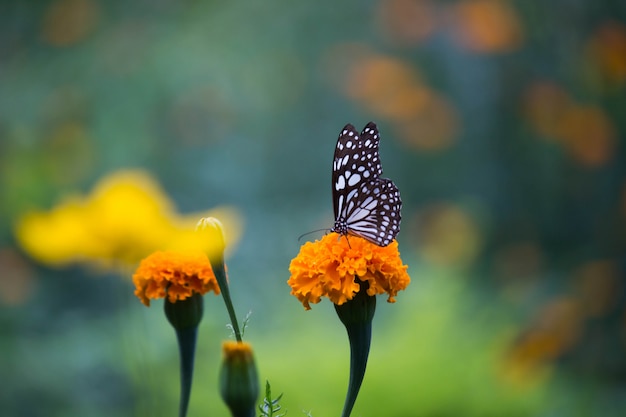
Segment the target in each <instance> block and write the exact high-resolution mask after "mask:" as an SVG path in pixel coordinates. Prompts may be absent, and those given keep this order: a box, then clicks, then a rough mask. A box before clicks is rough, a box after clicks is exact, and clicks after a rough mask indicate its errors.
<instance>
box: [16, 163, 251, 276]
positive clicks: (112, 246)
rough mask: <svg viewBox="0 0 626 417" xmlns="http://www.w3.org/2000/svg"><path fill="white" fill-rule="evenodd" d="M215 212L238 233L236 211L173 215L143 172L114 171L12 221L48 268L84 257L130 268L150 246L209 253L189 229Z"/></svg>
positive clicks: (209, 246) (209, 243)
mask: <svg viewBox="0 0 626 417" xmlns="http://www.w3.org/2000/svg"><path fill="white" fill-rule="evenodd" d="M203 216H216V217H219V218H220V219H222V221H223V222H224V223H225V224H226V225H227V228H226V229H227V230H228V231H229V232H231V234H230V235H228V236H226V238H227V241H228V243H229V247H230V248H232V247H233V245H234V244H235V243H236V241H237V239H238V236H239V233H240V227H239V224H240V221H239V215H238V213H237V212H236V210H234V209H232V208H228V207H222V208H217V209H214V210H211V211H209V212H202V213H193V214H189V215H185V216H182V215H180V214H178V213H177V212H176V211H175V209H174V207H173V205H172V202H171V201H170V200H169V199H168V197H167V195H166V194H165V193H164V192H163V190H162V189H161V188H160V187H159V186H158V184H156V182H155V181H154V180H153V179H152V178H151V177H150V176H149V175H148V174H147V173H145V172H142V171H120V172H117V173H114V174H112V175H110V176H108V177H105V178H104V179H103V180H101V181H100V182H99V183H98V184H97V185H96V186H95V188H94V190H93V191H92V192H91V194H89V195H87V196H85V197H72V198H68V199H66V200H65V201H63V202H61V203H60V204H59V205H57V206H56V207H54V208H53V209H52V210H50V211H49V212H31V213H27V214H25V215H24V216H23V217H22V218H21V219H19V221H18V222H17V224H16V227H15V234H16V238H17V241H18V243H19V244H20V245H21V247H22V248H23V249H24V250H25V251H26V252H27V253H28V254H29V255H30V256H32V257H33V258H35V259H36V260H38V261H40V262H42V263H45V264H48V265H53V266H61V265H66V264H69V263H72V262H78V261H87V262H93V263H96V264H97V265H99V266H102V267H110V266H124V265H126V266H130V265H134V264H136V263H137V262H139V261H140V260H141V259H142V258H144V257H146V256H147V255H149V254H150V253H152V252H154V251H156V250H175V251H189V250H196V251H200V252H205V253H207V254H209V255H210V254H211V253H212V251H215V250H223V249H224V248H223V245H222V246H221V247H218V246H219V245H217V244H216V240H215V239H208V238H207V236H205V235H204V234H200V233H195V228H196V223H197V220H198V218H200V217H203Z"/></svg>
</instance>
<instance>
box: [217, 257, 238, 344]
mask: <svg viewBox="0 0 626 417" xmlns="http://www.w3.org/2000/svg"><path fill="white" fill-rule="evenodd" d="M210 261H211V267H212V268H213V273H214V274H215V278H216V279H217V284H218V285H219V286H220V291H221V292H222V298H223V299H224V304H226V310H228V316H229V317H230V323H231V325H232V326H233V332H235V339H236V340H237V341H238V342H241V341H242V339H241V331H240V330H239V323H238V322H237V315H236V314H235V309H234V308H233V302H232V300H231V298H230V289H229V287H228V278H227V276H226V268H225V267H224V258H223V257H221V256H220V257H216V258H212V259H210Z"/></svg>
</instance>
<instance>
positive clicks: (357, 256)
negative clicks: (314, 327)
mask: <svg viewBox="0 0 626 417" xmlns="http://www.w3.org/2000/svg"><path fill="white" fill-rule="evenodd" d="M406 271H407V266H406V265H403V264H402V259H400V253H399V252H398V243H397V242H396V241H393V242H392V243H391V244H390V245H388V246H385V247H381V246H377V245H375V244H373V243H370V242H368V241H367V240H365V239H362V238H359V237H356V236H352V235H350V236H349V237H341V236H339V235H338V234H336V233H329V234H327V235H326V236H324V237H323V238H322V239H320V240H319V241H315V242H307V243H305V244H304V245H303V246H302V247H301V248H300V253H299V254H298V256H296V257H295V258H294V259H293V260H292V261H291V264H290V265H289V272H290V273H291V277H290V278H289V280H288V281H287V283H288V284H289V286H291V294H292V295H294V296H295V297H296V298H298V300H300V302H302V305H303V306H304V308H305V309H307V310H309V309H310V308H311V307H310V303H313V304H316V303H319V302H320V300H321V297H323V296H326V297H328V298H329V299H330V300H331V301H332V302H333V303H334V304H338V305H341V304H343V303H345V302H346V301H348V300H351V299H352V298H353V297H354V295H355V294H356V293H357V292H358V291H359V289H360V285H359V282H358V281H357V278H358V279H359V280H361V281H367V282H368V283H369V288H368V290H367V292H368V294H369V295H371V296H374V295H376V294H383V293H387V294H388V300H387V301H389V302H391V303H393V302H395V297H396V295H397V293H398V291H400V290H404V289H405V288H406V287H407V286H408V285H409V283H410V281H411V279H410V277H409V275H408V274H407V272H406Z"/></svg>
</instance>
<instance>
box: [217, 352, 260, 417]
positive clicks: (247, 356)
mask: <svg viewBox="0 0 626 417" xmlns="http://www.w3.org/2000/svg"><path fill="white" fill-rule="evenodd" d="M222 350H223V352H224V360H223V362H222V369H221V370H220V394H221V395H222V399H223V400H224V402H225V403H226V405H227V406H228V408H229V409H230V412H231V414H232V416H233V417H254V416H255V413H256V401H257V399H258V397H259V379H258V375H257V370H256V365H255V364H254V356H253V354H252V347H251V346H250V344H249V343H245V342H232V341H228V342H224V344H223V346H222Z"/></svg>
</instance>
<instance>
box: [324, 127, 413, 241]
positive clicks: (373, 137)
mask: <svg viewBox="0 0 626 417" xmlns="http://www.w3.org/2000/svg"><path fill="white" fill-rule="evenodd" d="M379 142H380V135H379V133H378V128H377V127H376V124H375V123H374V122H369V123H368V124H367V125H366V126H365V128H364V129H363V131H362V132H361V134H360V135H359V134H358V132H357V130H356V129H355V128H354V126H352V125H351V124H347V125H346V126H345V127H344V128H343V129H342V130H341V133H340V134H339V139H337V146H336V148H335V156H334V158H333V174H332V185H333V209H334V212H335V224H334V226H333V227H332V228H331V229H330V231H331V232H336V233H339V234H340V235H347V234H348V233H350V234H353V235H356V236H360V237H362V238H364V239H366V240H368V241H370V242H372V243H374V244H376V245H378V246H387V245H389V244H390V243H391V242H392V241H393V240H394V239H395V237H396V235H397V234H398V232H399V231H400V218H401V216H400V209H401V208H402V201H401V200H400V192H399V191H398V187H396V185H395V184H394V183H393V182H392V181H391V180H390V179H387V178H380V176H381V175H382V173H383V168H382V166H381V164H380V156H379V154H378V143H379Z"/></svg>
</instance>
